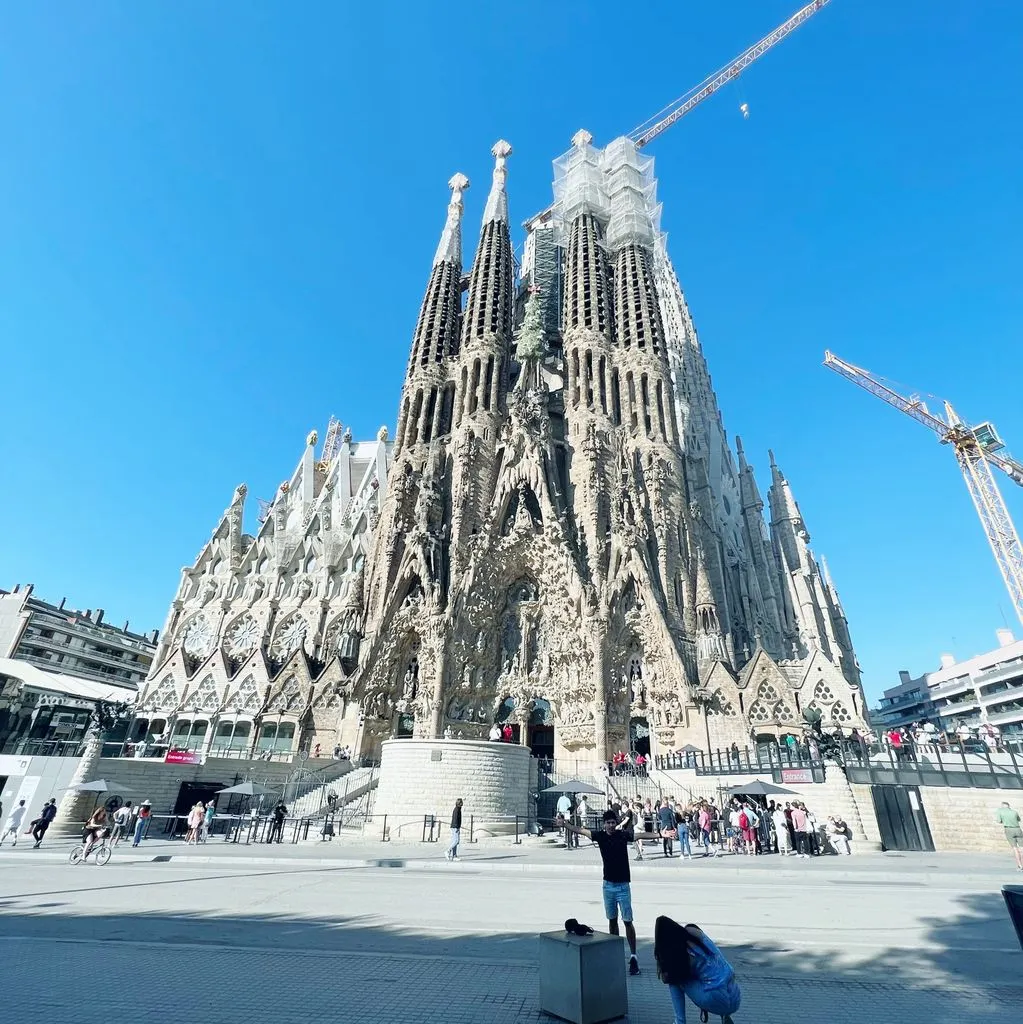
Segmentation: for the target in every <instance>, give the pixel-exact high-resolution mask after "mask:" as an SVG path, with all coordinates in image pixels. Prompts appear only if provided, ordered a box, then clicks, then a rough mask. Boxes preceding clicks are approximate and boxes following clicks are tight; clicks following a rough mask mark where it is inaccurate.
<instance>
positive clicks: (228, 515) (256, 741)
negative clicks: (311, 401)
mask: <svg viewBox="0 0 1023 1024" xmlns="http://www.w3.org/2000/svg"><path fill="white" fill-rule="evenodd" d="M317 440H318V439H317V436H316V433H315V432H313V433H311V434H310V435H309V437H308V438H307V440H306V446H305V451H304V452H303V455H302V458H301V460H300V462H299V464H298V466H297V467H296V469H295V472H294V473H293V474H292V476H291V477H290V479H288V480H287V481H285V482H284V483H282V484H281V486H280V488H279V489H278V491H277V494H276V496H275V498H274V500H273V501H272V502H264V503H263V505H264V508H263V511H262V514H261V517H260V518H261V522H260V525H259V530H258V533H257V534H256V536H255V537H252V536H250V535H248V534H245V533H243V532H242V516H243V512H244V503H245V496H246V488H245V486H244V485H242V486H241V487H239V488H238V489H237V490H236V491H235V494H234V497H233V499H232V501H231V504H230V506H229V507H228V509H227V511H226V512H225V513H224V515H223V518H222V519H221V521H220V523H219V524H218V525H217V528H216V529H215V530H214V531H213V536H212V537H211V538H210V540H209V541H208V542H207V543H206V545H205V546H204V547H203V549H202V551H201V552H200V553H199V557H198V558H197V559H196V560H195V563H194V564H193V565H191V566H186V567H185V568H184V569H183V570H182V573H181V583H180V585H179V587H178V592H177V595H176V596H175V598H174V602H173V604H172V605H171V609H170V613H169V615H168V618H167V623H166V627H165V630H164V634H163V641H162V642H161V644H160V646H159V649H158V650H157V654H156V658H155V659H154V662H153V668H152V669H151V671H150V675H149V678H148V680H147V682H146V684H145V686H144V688H143V690H142V693H141V696H140V700H139V708H140V717H139V719H138V721H137V722H136V725H135V736H136V738H138V739H145V740H147V741H148V743H149V745H150V748H153V747H154V746H155V747H159V746H167V745H170V746H176V747H182V748H190V749H199V750H204V751H206V752H207V753H209V752H213V753H215V754H221V755H233V756H251V755H257V756H258V755H259V754H262V753H266V752H270V753H272V754H274V753H275V754H285V755H286V754H290V753H292V752H294V751H295V750H297V749H301V748H304V749H312V748H314V747H315V744H317V743H319V744H321V745H322V746H323V748H324V753H329V752H330V750H331V749H332V748H333V745H334V742H335V736H336V734H337V730H338V725H339V721H340V720H342V719H343V718H344V716H345V713H346V711H347V710H348V707H347V704H346V701H345V694H344V691H343V688H342V684H343V682H344V680H345V678H346V677H347V676H348V675H349V674H350V673H351V672H352V671H353V670H354V668H355V666H356V664H357V662H358V653H359V637H360V635H361V631H362V584H363V578H364V574H365V560H366V556H367V554H368V552H369V547H370V535H371V532H372V528H373V524H374V523H375V521H376V517H377V514H378V502H379V497H380V495H381V494H382V493H383V492H384V491H385V490H386V487H387V467H388V463H389V460H390V448H391V445H390V443H389V441H388V440H387V432H386V430H383V429H382V430H381V432H380V436H379V437H378V439H377V440H376V441H375V442H368V443H355V442H353V441H352V438H351V434H350V432H348V431H342V428H341V425H340V424H339V423H337V421H331V424H330V426H329V428H328V432H327V438H326V440H325V442H324V445H323V450H322V453H321V457H320V458H319V459H317V458H316V445H317ZM350 717H351V718H352V719H353V720H354V721H355V722H356V724H357V722H358V711H357V709H354V710H353V714H352V715H351V716H350Z"/></svg>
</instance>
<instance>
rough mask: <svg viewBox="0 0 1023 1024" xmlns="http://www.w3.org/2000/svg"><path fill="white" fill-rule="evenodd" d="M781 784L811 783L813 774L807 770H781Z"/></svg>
mask: <svg viewBox="0 0 1023 1024" xmlns="http://www.w3.org/2000/svg"><path fill="white" fill-rule="evenodd" d="M781 781H782V782H813V772H812V771H811V770H810V769H809V768H782V770H781Z"/></svg>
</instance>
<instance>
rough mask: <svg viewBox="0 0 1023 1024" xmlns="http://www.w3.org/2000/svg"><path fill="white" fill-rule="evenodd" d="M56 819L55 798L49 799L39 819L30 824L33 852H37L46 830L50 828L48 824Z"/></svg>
mask: <svg viewBox="0 0 1023 1024" xmlns="http://www.w3.org/2000/svg"><path fill="white" fill-rule="evenodd" d="M56 817H57V798H56V797H52V796H51V797H50V799H49V801H48V802H47V803H45V804H43V809H42V810H41V811H40V812H39V817H38V818H36V820H35V821H33V822H32V838H33V839H34V840H35V844H34V845H33V847H32V849H33V850H38V849H39V847H40V845H41V844H42V841H43V836H45V835H46V830H47V829H48V828H49V827H50V822H51V821H53V819H54V818H56Z"/></svg>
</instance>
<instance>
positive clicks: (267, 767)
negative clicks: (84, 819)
mask: <svg viewBox="0 0 1023 1024" xmlns="http://www.w3.org/2000/svg"><path fill="white" fill-rule="evenodd" d="M328 765H336V770H334V769H333V768H327V770H326V771H324V772H323V773H322V777H323V781H324V782H327V781H329V780H330V779H334V778H338V777H340V776H341V775H343V774H346V773H347V772H348V771H350V770H351V764H350V763H348V762H332V761H330V760H329V759H324V758H320V759H318V760H309V761H306V762H305V764H304V765H303V766H302V767H303V768H307V769H308V770H310V771H312V772H314V773H315V772H317V769H321V768H325V767H326V766H328ZM297 767H298V765H295V764H292V763H290V762H287V761H249V760H239V759H236V758H223V757H216V758H214V757H211V758H209V759H208V760H207V761H206V763H205V764H165V763H164V762H163V761H159V760H156V759H155V758H154V759H152V760H150V759H149V758H130V757H104V758H102V759H101V760H100V762H99V767H98V768H97V769H96V772H95V776H96V778H98V779H106V780H107V781H108V782H109V783H110V784H111V785H110V793H111V795H112V796H113V795H115V794H117V792H118V790H117V785H116V784H117V783H120V784H122V785H123V786H124V787H125V788H126V792H125V793H124V797H125V799H128V800H131V802H132V803H133V804H138V803H141V802H142V801H143V800H148V801H150V803H151V804H152V805H153V813H154V814H171V813H172V812H173V811H174V805H175V803H176V802H177V799H178V793H179V791H180V789H181V783H182V782H203V783H209V784H215V785H216V788H217V789H226V788H227V787H228V786H233V785H236V784H237V783H239V782H257V783H259V785H261V786H266V787H268V788H270V789H282V788H283V787H284V785H285V784H286V783H287V782H288V780H289V779H290V778H291V776H292V775H293V774H294V773H295V770H296V768H297ZM303 781H304V780H303V779H298V780H296V782H297V783H298V785H299V786H302V788H306V786H303ZM128 791H130V792H128ZM289 792H290V791H289ZM265 803H266V801H264V804H265Z"/></svg>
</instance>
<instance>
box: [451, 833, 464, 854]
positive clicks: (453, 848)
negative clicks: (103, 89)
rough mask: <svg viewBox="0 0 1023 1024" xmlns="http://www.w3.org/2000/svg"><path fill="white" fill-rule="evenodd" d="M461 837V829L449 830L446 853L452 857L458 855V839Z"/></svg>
mask: <svg viewBox="0 0 1023 1024" xmlns="http://www.w3.org/2000/svg"><path fill="white" fill-rule="evenodd" d="M461 838H462V830H461V829H460V828H453V829H452V830H451V844H450V845H449V846H448V854H449V855H450V856H452V857H457V856H458V841H459V840H460V839H461Z"/></svg>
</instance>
